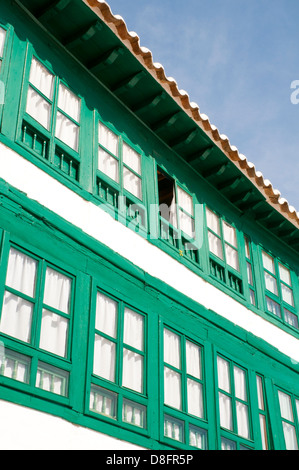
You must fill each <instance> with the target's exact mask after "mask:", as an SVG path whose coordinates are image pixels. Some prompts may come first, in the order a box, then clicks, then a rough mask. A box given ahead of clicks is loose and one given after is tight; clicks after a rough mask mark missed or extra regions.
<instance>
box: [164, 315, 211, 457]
mask: <svg viewBox="0 0 299 470" xmlns="http://www.w3.org/2000/svg"><path fill="white" fill-rule="evenodd" d="M161 351H163V352H162V358H161V366H162V370H161V377H163V379H161V382H162V384H161V385H163V387H162V391H161V394H162V396H163V397H164V400H163V401H164V406H163V407H162V414H161V439H162V441H164V442H167V443H169V444H170V445H177V446H178V447H182V448H194V447H195V448H197V449H202V450H205V449H207V447H208V427H207V418H206V403H205V401H206V398H205V378H204V367H203V354H204V349H203V346H201V345H200V344H198V343H196V342H194V341H193V340H191V339H189V338H188V337H186V336H185V335H183V334H181V333H178V332H177V331H176V330H174V329H172V328H170V327H169V326H168V325H166V324H164V325H163V327H162V347H161Z"/></svg>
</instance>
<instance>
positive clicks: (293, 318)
mask: <svg viewBox="0 0 299 470" xmlns="http://www.w3.org/2000/svg"><path fill="white" fill-rule="evenodd" d="M283 310H284V317H285V321H286V322H287V323H288V324H289V325H292V326H293V327H294V328H299V323H298V317H297V315H294V313H292V312H290V311H289V310H287V309H286V308H284V309H283Z"/></svg>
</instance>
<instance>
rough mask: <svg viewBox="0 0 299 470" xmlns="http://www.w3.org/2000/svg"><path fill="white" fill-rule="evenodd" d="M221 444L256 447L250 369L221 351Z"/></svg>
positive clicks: (218, 378) (225, 447) (226, 447)
mask: <svg viewBox="0 0 299 470" xmlns="http://www.w3.org/2000/svg"><path fill="white" fill-rule="evenodd" d="M216 370H217V374H216V383H217V389H218V392H217V395H218V396H217V399H216V402H217V405H218V419H219V427H220V434H221V436H220V448H221V449H223V450H239V449H250V448H251V449H252V448H254V442H253V429H252V410H251V407H252V406H251V397H250V390H249V371H248V370H247V369H246V368H244V367H241V366H240V365H239V364H237V363H236V362H235V361H233V360H231V359H228V358H227V357H225V356H223V355H222V354H217V357H216Z"/></svg>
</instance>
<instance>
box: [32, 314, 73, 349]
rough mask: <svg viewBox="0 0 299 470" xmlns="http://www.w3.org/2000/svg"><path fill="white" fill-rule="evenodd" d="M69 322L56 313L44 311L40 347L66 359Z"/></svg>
mask: <svg viewBox="0 0 299 470" xmlns="http://www.w3.org/2000/svg"><path fill="white" fill-rule="evenodd" d="M68 326H69V321H68V319H67V318H64V317H62V316H60V315H56V313H53V312H50V311H49V310H46V309H43V313H42V323H41V333H40V343H39V346H40V348H42V349H45V350H46V351H49V352H52V353H54V354H57V355H58V356H62V357H65V355H66V351H67V347H66V346H67V336H68Z"/></svg>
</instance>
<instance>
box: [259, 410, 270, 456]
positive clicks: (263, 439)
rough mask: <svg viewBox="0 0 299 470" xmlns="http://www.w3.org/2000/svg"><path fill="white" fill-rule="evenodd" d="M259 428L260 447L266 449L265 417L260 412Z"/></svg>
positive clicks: (267, 447)
mask: <svg viewBox="0 0 299 470" xmlns="http://www.w3.org/2000/svg"><path fill="white" fill-rule="evenodd" d="M259 418H260V430H261V438H262V448H263V450H268V449H269V446H268V436H267V426H266V418H265V416H264V415H262V414H260V416H259Z"/></svg>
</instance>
